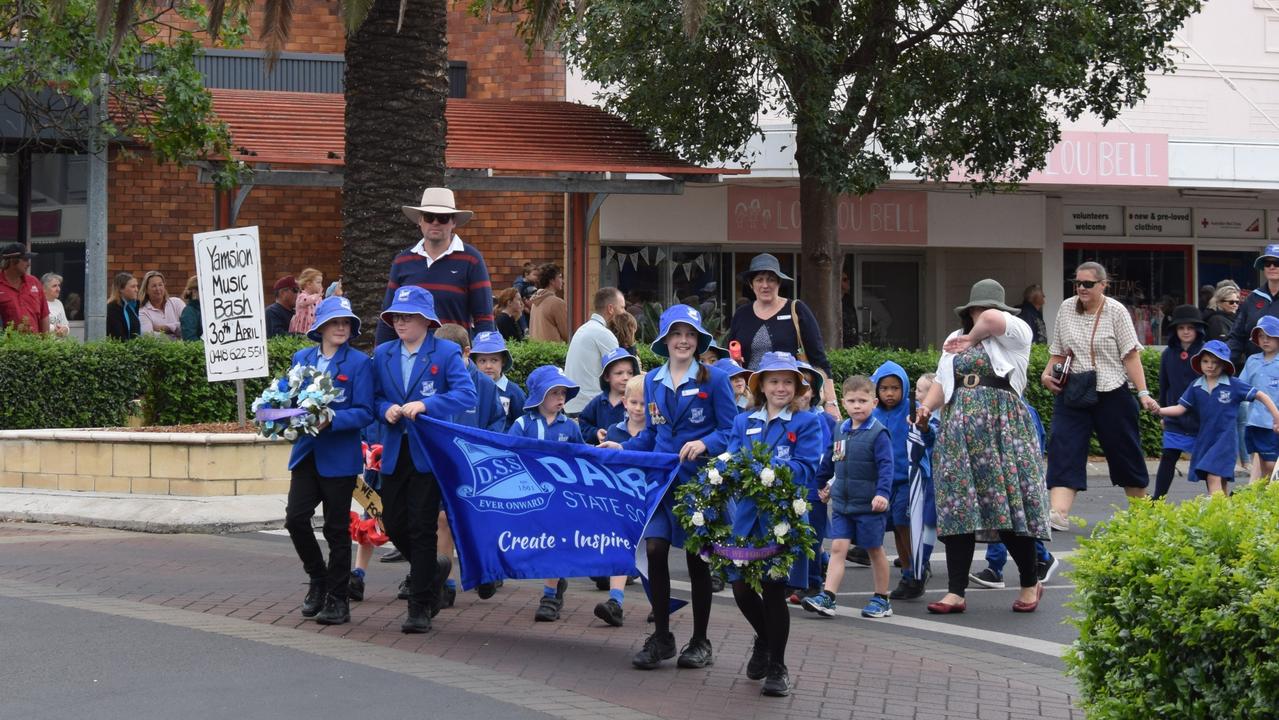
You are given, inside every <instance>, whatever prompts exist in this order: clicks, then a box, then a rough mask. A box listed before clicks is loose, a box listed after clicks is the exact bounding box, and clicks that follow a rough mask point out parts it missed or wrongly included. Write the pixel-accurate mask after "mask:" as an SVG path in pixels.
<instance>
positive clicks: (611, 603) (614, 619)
mask: <svg viewBox="0 0 1279 720" xmlns="http://www.w3.org/2000/svg"><path fill="white" fill-rule="evenodd" d="M595 617H597V618H599V619H600V620H603V621H604V622H606V623H608V624H609V625H612V626H613V627H621V626H622V606H621V605H620V604H619V603H618V602H617V601H616V600H614V599H613V598H609V599H607V600H605V601H604V602H602V603H596V605H595Z"/></svg>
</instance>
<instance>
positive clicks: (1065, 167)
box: [950, 130, 1168, 187]
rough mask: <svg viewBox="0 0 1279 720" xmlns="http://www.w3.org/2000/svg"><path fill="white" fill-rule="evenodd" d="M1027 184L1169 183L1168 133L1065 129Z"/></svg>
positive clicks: (955, 176) (956, 175) (958, 178)
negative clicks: (1044, 161)
mask: <svg viewBox="0 0 1279 720" xmlns="http://www.w3.org/2000/svg"><path fill="white" fill-rule="evenodd" d="M950 180H951V181H952V182H962V181H963V180H964V176H963V174H962V173H960V172H959V171H958V170H957V171H955V172H953V173H951V176H950ZM1025 184H1027V185H1138V186H1149V185H1154V186H1161V187H1162V186H1166V185H1167V184H1168V136H1167V135H1163V134H1159V133H1116V132H1076V131H1073V130H1068V131H1064V132H1062V134H1061V142H1059V143H1057V146H1056V147H1054V148H1053V149H1052V151H1051V152H1049V153H1048V158H1047V164H1046V165H1044V169H1043V170H1038V171H1036V172H1033V173H1031V174H1030V177H1029V178H1027V179H1026V181H1025Z"/></svg>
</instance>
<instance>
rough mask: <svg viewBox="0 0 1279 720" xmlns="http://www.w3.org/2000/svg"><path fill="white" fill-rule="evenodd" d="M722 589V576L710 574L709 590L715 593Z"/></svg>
mask: <svg viewBox="0 0 1279 720" xmlns="http://www.w3.org/2000/svg"><path fill="white" fill-rule="evenodd" d="M723 591H724V578H722V577H720V576H719V575H711V592H713V593H717V592H723Z"/></svg>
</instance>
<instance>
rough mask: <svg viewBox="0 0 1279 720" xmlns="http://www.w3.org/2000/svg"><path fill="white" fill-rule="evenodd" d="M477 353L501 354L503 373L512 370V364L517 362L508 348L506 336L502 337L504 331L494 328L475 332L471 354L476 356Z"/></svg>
mask: <svg viewBox="0 0 1279 720" xmlns="http://www.w3.org/2000/svg"><path fill="white" fill-rule="evenodd" d="M476 353H479V354H481V355H501V356H502V372H503V373H507V372H510V370H511V366H512V365H514V364H515V360H514V359H513V358H512V357H511V351H510V350H507V349H506V338H504V337H502V333H500V332H494V331H493V330H485V331H484V332H480V333H475V339H473V340H472V341H471V356H472V357H474V356H475V354H476Z"/></svg>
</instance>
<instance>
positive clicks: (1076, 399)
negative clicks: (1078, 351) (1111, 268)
mask: <svg viewBox="0 0 1279 720" xmlns="http://www.w3.org/2000/svg"><path fill="white" fill-rule="evenodd" d="M1105 308H1106V299H1105V298H1102V300H1101V307H1099V308H1097V316H1096V317H1095V318H1094V319H1093V323H1092V335H1091V336H1090V337H1089V338H1088V360H1089V363H1090V364H1091V365H1092V366H1093V368H1096V367H1097V348H1096V346H1095V344H1094V340H1095V339H1096V337H1097V326H1098V325H1100V324H1101V311H1102V310H1104V309H1105ZM1063 380H1064V382H1065V383H1066V386H1065V387H1064V388H1063V389H1062V392H1061V401H1062V402H1063V403H1065V405H1066V407H1068V408H1074V409H1076V410H1087V409H1088V408H1090V407H1092V406H1093V405H1096V404H1097V371H1096V370H1095V369H1093V370H1080V371H1076V372H1072V373H1070V374H1069V375H1067V376H1066V377H1065V378H1064V379H1063Z"/></svg>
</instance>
